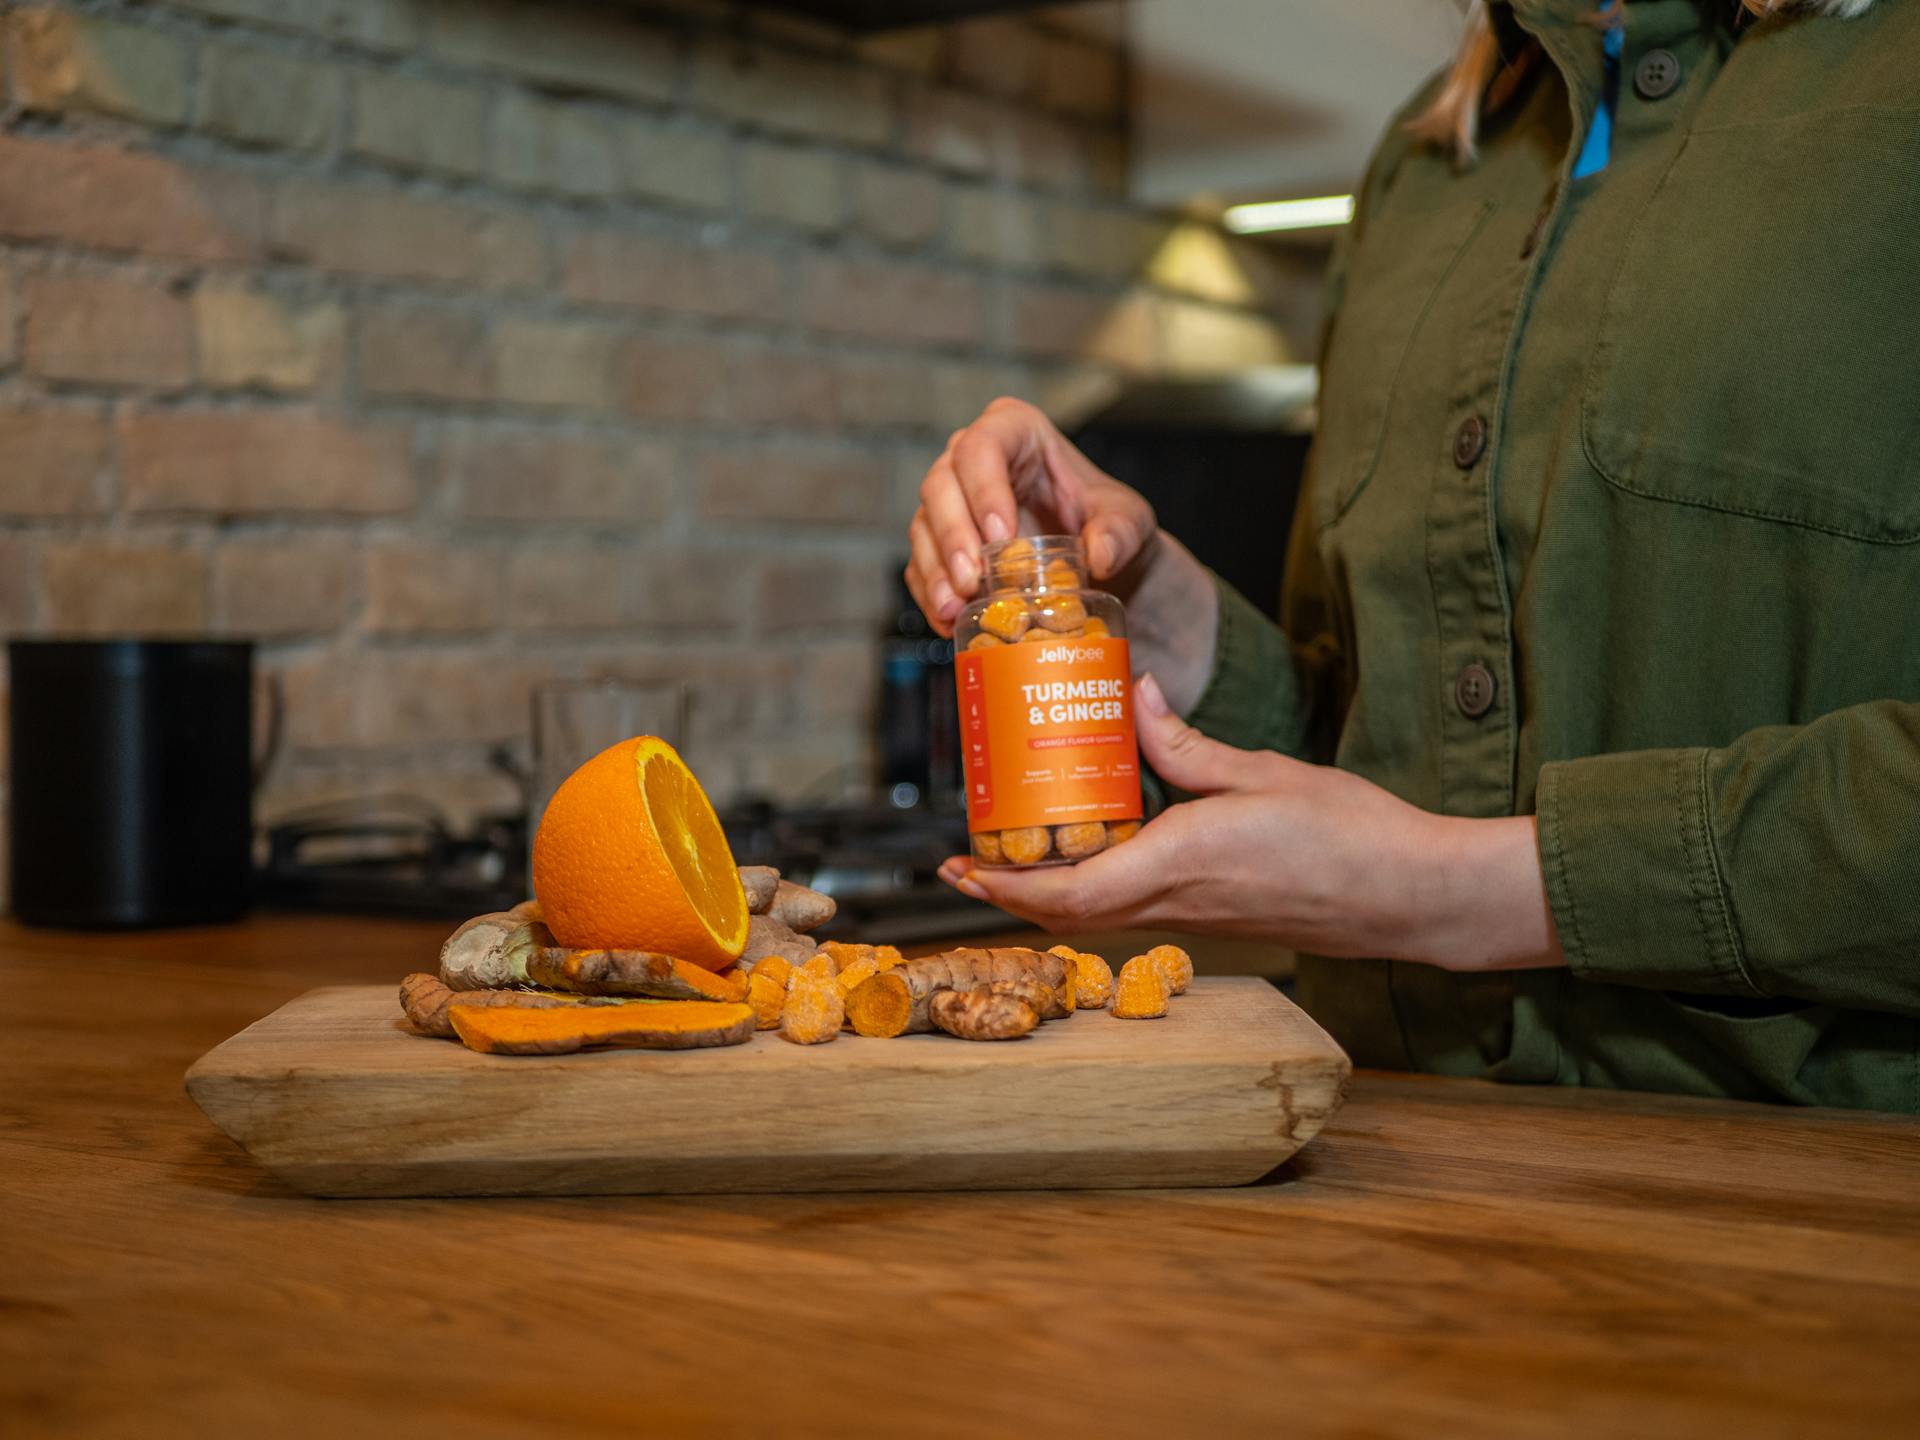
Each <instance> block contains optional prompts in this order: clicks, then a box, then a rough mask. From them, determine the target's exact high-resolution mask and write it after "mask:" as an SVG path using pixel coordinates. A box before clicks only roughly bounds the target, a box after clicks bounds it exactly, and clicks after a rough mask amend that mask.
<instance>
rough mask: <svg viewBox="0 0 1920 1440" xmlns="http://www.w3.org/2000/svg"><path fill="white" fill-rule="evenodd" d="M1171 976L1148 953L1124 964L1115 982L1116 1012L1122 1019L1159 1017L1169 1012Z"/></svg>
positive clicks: (1154, 1018)
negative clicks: (1164, 972) (1167, 975)
mask: <svg viewBox="0 0 1920 1440" xmlns="http://www.w3.org/2000/svg"><path fill="white" fill-rule="evenodd" d="M1167 994H1168V991H1167V977H1166V976H1165V975H1164V974H1162V973H1161V971H1160V968H1159V967H1158V966H1157V965H1155V964H1154V963H1153V961H1151V960H1149V959H1148V958H1147V957H1146V956H1144V955H1136V956H1134V957H1133V959H1131V960H1129V961H1127V963H1126V964H1124V965H1122V966H1121V967H1120V978H1119V979H1118V980H1116V981H1114V984H1113V1013H1114V1018H1116V1019H1119V1020H1156V1019H1158V1018H1159V1017H1160V1016H1162V1015H1164V1014H1166V1013H1167Z"/></svg>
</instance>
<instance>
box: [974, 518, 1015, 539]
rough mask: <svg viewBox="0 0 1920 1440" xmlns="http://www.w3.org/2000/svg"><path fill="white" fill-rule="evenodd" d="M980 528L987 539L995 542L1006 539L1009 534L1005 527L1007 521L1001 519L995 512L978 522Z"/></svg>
mask: <svg viewBox="0 0 1920 1440" xmlns="http://www.w3.org/2000/svg"><path fill="white" fill-rule="evenodd" d="M980 529H981V532H982V533H983V534H985V535H986V537H987V539H989V540H991V541H993V542H994V543H995V544H998V543H999V542H1000V541H1002V540H1005V539H1008V538H1009V535H1010V532H1009V531H1008V529H1007V522H1006V521H1004V520H1002V519H1001V518H1000V517H999V516H998V515H997V514H990V515H988V516H987V518H986V519H984V520H982V521H981V522H980Z"/></svg>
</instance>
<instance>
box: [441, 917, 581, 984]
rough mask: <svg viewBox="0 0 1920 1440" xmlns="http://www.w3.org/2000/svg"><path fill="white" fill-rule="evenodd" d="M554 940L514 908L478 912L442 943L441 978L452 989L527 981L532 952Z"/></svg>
mask: <svg viewBox="0 0 1920 1440" xmlns="http://www.w3.org/2000/svg"><path fill="white" fill-rule="evenodd" d="M516 908H520V907H516ZM553 943H554V939H553V936H552V934H551V933H550V932H549V931H548V930H547V927H546V926H545V925H543V924H541V923H540V922H539V921H537V920H523V919H516V918H515V917H514V913H513V911H511V910H500V911H496V912H495V913H493V914H490V915H476V916H474V917H473V919H471V920H469V921H467V923H466V924H464V925H462V926H461V927H460V928H459V929H458V930H455V931H454V932H453V934H451V935H449V936H448V937H447V940H446V943H445V944H444V945H442V946H441V947H440V978H441V979H442V980H444V981H445V982H446V984H447V987H448V988H449V989H451V990H494V989H498V988H499V987H501V986H503V985H524V984H526V983H527V962H528V961H529V960H530V959H532V958H533V952H534V951H536V950H538V949H540V948H542V947H543V946H548V945H552V944H553Z"/></svg>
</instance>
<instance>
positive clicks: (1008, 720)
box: [955, 637, 1142, 831]
mask: <svg viewBox="0 0 1920 1440" xmlns="http://www.w3.org/2000/svg"><path fill="white" fill-rule="evenodd" d="M955 663H956V665H957V667H958V670H959V691H960V748H961V755H962V757H963V758H964V761H965V773H966V783H967V829H968V830H969V831H979V830H1010V829H1018V828H1023V827H1025V826H1029V825H1073V824H1078V823H1080V822H1082V821H1087V820H1138V819H1139V818H1140V816H1141V813H1142V807H1141V804H1140V746H1139V741H1138V740H1137V739H1136V738H1135V736H1134V731H1133V672H1132V669H1131V667H1130V665H1129V663H1128V660H1127V642H1126V641H1125V640H1116V639H1112V638H1110V637H1109V638H1100V639H1084V640H1048V641H1042V642H1038V643H1034V644H1021V645H997V646H995V647H993V648H992V649H990V650H967V651H963V652H962V653H961V654H960V656H959V657H958V659H957V661H956V662H955Z"/></svg>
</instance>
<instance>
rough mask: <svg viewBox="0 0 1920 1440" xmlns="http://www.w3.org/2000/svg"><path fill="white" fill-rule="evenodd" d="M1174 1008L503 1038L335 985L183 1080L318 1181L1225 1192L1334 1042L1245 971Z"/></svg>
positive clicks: (373, 1185) (1313, 1104)
mask: <svg viewBox="0 0 1920 1440" xmlns="http://www.w3.org/2000/svg"><path fill="white" fill-rule="evenodd" d="M1169 1009H1170V1013H1169V1014H1168V1015H1166V1016H1165V1017H1164V1018H1162V1019H1157V1020H1138V1021H1129V1020H1117V1019H1115V1018H1114V1017H1113V1016H1112V1015H1111V1014H1109V1013H1107V1012H1105V1011H1090V1012H1088V1013H1087V1014H1084V1015H1075V1016H1072V1017H1070V1018H1068V1019H1065V1020H1059V1021H1055V1022H1054V1023H1052V1024H1049V1025H1043V1026H1042V1027H1041V1028H1040V1029H1039V1030H1037V1031H1035V1032H1034V1033H1033V1034H1032V1035H1030V1036H1028V1037H1027V1038H1025V1039H1024V1040H1018V1041H1013V1042H1009V1043H1003V1044H997V1045H985V1044H969V1043H967V1042H966V1041H963V1040H955V1039H954V1038H953V1037H951V1036H948V1035H931V1034H930V1035H906V1036H902V1037H900V1038H899V1039H896V1040H870V1039H862V1038H861V1037H859V1036H857V1035H843V1036H841V1037H840V1038H839V1039H837V1040H835V1041H833V1042H831V1043H830V1044H826V1045H791V1044H788V1043H787V1042H786V1041H784V1040H782V1039H780V1037H779V1036H778V1035H775V1034H772V1033H768V1034H762V1035H756V1036H755V1037H754V1038H753V1039H752V1040H751V1041H750V1042H748V1043H747V1044H745V1045H732V1046H726V1047H723V1048H715V1049H707V1050H684V1051H652V1050H608V1051H601V1052H597V1053H585V1054H576V1055H521V1056H506V1055H478V1054H475V1053H474V1052H473V1051H471V1050H469V1049H467V1048H466V1047H465V1046H464V1045H460V1044H458V1043H455V1042H453V1041H448V1040H432V1039H428V1038H427V1037H425V1036H422V1035H418V1034H416V1033H414V1031H413V1030H412V1028H411V1027H410V1026H408V1025H407V1023H406V1022H405V1021H404V1020H403V1019H402V1018H401V1016H400V1010H399V1005H398V1002H397V1001H396V1000H395V998H394V987H392V986H384V985H383V986H373V985H354V986H331V987H328V988H326V989H322V990H314V991H310V992H309V993H308V994H306V995H303V996H301V997H300V998H299V999H297V1000H294V1001H292V1002H290V1003H289V1004H287V1005H284V1006H282V1007H281V1008H280V1009H278V1010H276V1011H275V1012H274V1013H273V1014H271V1015H269V1016H267V1017H266V1018H265V1019H263V1020H260V1021H258V1022H256V1023H255V1024H253V1025H250V1026H248V1027H247V1029H245V1030H243V1031H242V1032H240V1034H238V1035H236V1036H234V1037H233V1038H232V1039H230V1040H228V1041H226V1042H224V1043H223V1044H221V1045H219V1046H217V1047H215V1048H214V1049H213V1050H212V1051H210V1052H208V1053H207V1054H206V1055H204V1056H202V1057H201V1059H200V1060H198V1061H197V1062H195V1064H194V1066H193V1068H192V1069H191V1070H190V1071H188V1072H187V1082H186V1083H187V1093H188V1094H190V1095H191V1096H192V1097H193V1099H194V1101H195V1102H196V1103H197V1104H198V1105H199V1106H200V1108H201V1109H203V1110H205V1111H206V1112H207V1115H208V1116H209V1117H210V1118H211V1119H212V1120H213V1121H214V1123H215V1124H217V1125H218V1126H220V1128H221V1129H222V1130H224V1131H226V1132H227V1134H229V1135H231V1136H232V1137H233V1138H234V1139H235V1140H236V1141H238V1142H239V1143H240V1144H241V1145H243V1146H245V1147H246V1149H247V1150H248V1152H249V1153H251V1154H252V1155H253V1157H254V1158H255V1159H256V1160H258V1161H259V1162H260V1163H261V1164H262V1165H264V1166H266V1168H267V1169H269V1170H271V1171H272V1172H273V1173H274V1174H275V1175H277V1176H278V1177H279V1178H280V1179H282V1180H284V1181H286V1182H287V1183H288V1184H289V1185H291V1186H293V1187H294V1188H295V1189H296V1190H300V1191H303V1192H304V1193H306V1194H310V1195H332V1196H374V1195H622V1194H689V1193H702V1192H733V1191H754V1192H766V1191H798V1190H1019V1189H1040V1190H1078V1189H1105V1188H1127V1187H1136V1188H1137V1187H1141V1186H1148V1185H1157V1186H1161V1187H1166V1186H1184V1185H1244V1184H1246V1183H1248V1182H1249V1181H1253V1180H1257V1179H1259V1178H1260V1177H1261V1176H1262V1175H1265V1174H1266V1173H1267V1172H1268V1171H1270V1170H1272V1169H1273V1168H1274V1167H1275V1166H1276V1165H1278V1164H1279V1163H1280V1162H1281V1161H1283V1160H1285V1159H1286V1158H1287V1157H1288V1156H1289V1155H1291V1154H1293V1153H1294V1152H1295V1151H1296V1150H1298V1149H1299V1148H1300V1147H1301V1146H1302V1145H1304V1144H1306V1143H1307V1141H1309V1140H1311V1139H1312V1138H1313V1137H1314V1136H1315V1135H1316V1134H1318V1133H1319V1131H1320V1127H1321V1126H1322V1125H1323V1124H1324V1123H1325V1122H1326V1118H1327V1116H1328V1115H1330V1114H1332V1113H1333V1111H1334V1110H1335V1109H1336V1108H1337V1107H1338V1106H1339V1103H1340V1100H1341V1097H1342V1096H1343V1094H1344V1093H1345V1089H1346V1083H1347V1076H1348V1073H1349V1071H1350V1068H1351V1067H1350V1066H1349V1065H1348V1063H1347V1057H1346V1056H1345V1055H1344V1054H1343V1053H1342V1052H1341V1050H1340V1047H1339V1046H1337V1045H1335V1044H1334V1043H1333V1041H1332V1040H1331V1039H1329V1038H1328V1037H1327V1034H1326V1032H1325V1031H1323V1030H1322V1029H1321V1028H1320V1027H1319V1026H1318V1025H1315V1024H1314V1023H1313V1021H1311V1020H1309V1019H1308V1018H1307V1017H1306V1015H1305V1014H1304V1013H1303V1012H1302V1011H1301V1010H1300V1009H1299V1007H1298V1006H1296V1005H1294V1004H1293V1003H1292V1002H1291V1001H1288V1000H1287V999H1285V998H1284V997H1283V996H1282V995H1281V994H1280V992H1279V991H1277V990H1275V989H1274V988H1273V987H1272V986H1271V985H1269V984H1267V983H1266V982H1265V981H1263V980H1253V979H1208V980H1197V981H1195V982H1194V985H1193V987H1192V989H1191V990H1190V991H1189V992H1188V993H1187V994H1185V995H1182V996H1180V997H1178V998H1177V999H1176V1000H1175V1001H1174V1002H1173V1004H1172V1005H1171V1006H1170V1007H1169Z"/></svg>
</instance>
